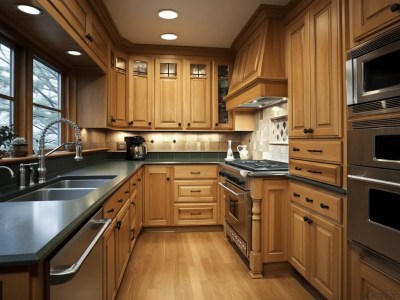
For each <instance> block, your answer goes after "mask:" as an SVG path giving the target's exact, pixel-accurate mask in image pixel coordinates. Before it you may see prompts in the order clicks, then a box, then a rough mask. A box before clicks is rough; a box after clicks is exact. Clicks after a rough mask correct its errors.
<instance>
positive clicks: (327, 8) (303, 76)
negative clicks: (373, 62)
mask: <svg viewBox="0 0 400 300" xmlns="http://www.w3.org/2000/svg"><path fill="white" fill-rule="evenodd" d="M339 12H340V6H339V1H338V0H319V1H315V2H314V3H313V4H312V5H311V6H310V7H309V8H308V9H307V11H306V13H305V14H304V15H301V16H300V17H298V18H297V19H295V20H294V21H293V22H291V23H290V24H289V25H288V27H287V28H286V46H287V70H288V88H289V90H288V94H289V101H290V105H289V118H290V121H289V124H290V125H289V126H290V127H289V136H290V137H291V138H310V137H340V136H341V135H342V124H341V121H342V119H341V116H342V112H341V111H342V102H343V101H342V94H341V85H342V79H341V73H342V67H341V66H342V58H341V54H340V53H341V51H342V49H341V39H340V24H341V23H340V17H339Z"/></svg>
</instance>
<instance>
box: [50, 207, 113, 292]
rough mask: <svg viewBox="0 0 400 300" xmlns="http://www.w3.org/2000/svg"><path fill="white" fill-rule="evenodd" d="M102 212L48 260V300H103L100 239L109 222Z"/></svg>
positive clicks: (101, 210)
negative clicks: (103, 217)
mask: <svg viewBox="0 0 400 300" xmlns="http://www.w3.org/2000/svg"><path fill="white" fill-rule="evenodd" d="M102 216H103V209H102V208H101V209H100V210H99V211H98V212H97V213H96V214H95V215H94V216H93V217H92V218H91V219H90V220H89V221H88V222H87V223H85V225H84V226H83V227H82V228H81V229H80V230H79V231H78V232H77V233H76V234H75V235H74V236H73V237H72V239H71V240H69V241H68V242H67V244H66V245H65V246H64V247H62V249H61V250H60V251H59V252H57V254H56V255H55V256H54V257H53V258H52V259H51V260H50V291H49V293H50V300H55V299H57V300H63V299H69V300H70V299H85V300H92V299H93V300H99V299H103V247H102V235H103V233H104V231H105V230H106V229H107V227H108V226H109V225H110V222H111V220H109V219H108V220H104V219H102Z"/></svg>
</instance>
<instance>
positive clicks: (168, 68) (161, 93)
mask: <svg viewBox="0 0 400 300" xmlns="http://www.w3.org/2000/svg"><path fill="white" fill-rule="evenodd" d="M154 91H155V95H154V97H155V98H154V123H155V124H154V128H155V129H182V128H183V123H182V122H183V62H182V60H181V59H176V58H156V60H155V88H154Z"/></svg>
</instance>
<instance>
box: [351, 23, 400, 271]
mask: <svg viewBox="0 0 400 300" xmlns="http://www.w3.org/2000/svg"><path fill="white" fill-rule="evenodd" d="M399 57H400V28H397V29H395V30H392V31H390V32H388V33H386V34H385V35H383V36H380V37H378V38H376V39H374V40H371V41H370V42H367V43H365V44H362V45H360V46H358V47H357V48H355V49H352V50H351V51H350V52H349V53H348V61H347V96H348V99H347V103H348V121H349V122H348V124H349V126H348V127H349V130H348V135H347V137H348V143H347V145H348V151H347V152H348V164H349V166H348V187H347V190H348V197H347V199H348V237H349V239H350V240H351V241H352V242H353V243H356V244H357V245H358V246H361V247H362V248H364V249H366V250H367V251H371V252H373V253H375V254H377V255H379V256H381V257H383V258H384V259H388V260H389V261H392V262H394V263H396V264H400V251H399V245H400V59H399Z"/></svg>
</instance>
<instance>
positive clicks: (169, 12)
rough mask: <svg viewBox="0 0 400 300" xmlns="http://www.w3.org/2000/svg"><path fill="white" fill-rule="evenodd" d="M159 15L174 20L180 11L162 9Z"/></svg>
mask: <svg viewBox="0 0 400 300" xmlns="http://www.w3.org/2000/svg"><path fill="white" fill-rule="evenodd" d="M158 16H159V17H160V18H161V19H167V20H172V19H176V18H177V17H178V12H176V11H175V10H172V9H162V10H160V11H159V12H158Z"/></svg>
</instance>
